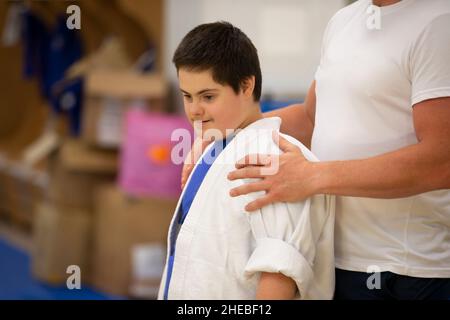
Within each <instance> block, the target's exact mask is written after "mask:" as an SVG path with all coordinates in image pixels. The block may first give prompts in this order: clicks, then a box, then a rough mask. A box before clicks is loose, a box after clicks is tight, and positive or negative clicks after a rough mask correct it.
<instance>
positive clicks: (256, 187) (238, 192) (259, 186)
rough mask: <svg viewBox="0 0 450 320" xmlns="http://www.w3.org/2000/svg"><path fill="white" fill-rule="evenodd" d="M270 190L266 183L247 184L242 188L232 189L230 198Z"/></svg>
mask: <svg viewBox="0 0 450 320" xmlns="http://www.w3.org/2000/svg"><path fill="white" fill-rule="evenodd" d="M268 188H269V185H268V184H267V183H266V182H265V181H258V182H253V183H246V184H244V185H242V186H239V187H236V188H233V189H231V190H230V196H232V197H238V196H242V195H244V194H248V193H252V192H258V191H265V190H267V189H268Z"/></svg>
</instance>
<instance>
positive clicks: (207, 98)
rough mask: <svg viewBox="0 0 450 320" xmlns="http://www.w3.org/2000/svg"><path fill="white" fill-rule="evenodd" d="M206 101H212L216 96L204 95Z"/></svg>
mask: <svg viewBox="0 0 450 320" xmlns="http://www.w3.org/2000/svg"><path fill="white" fill-rule="evenodd" d="M204 98H205V100H206V101H212V100H213V99H214V96H204Z"/></svg>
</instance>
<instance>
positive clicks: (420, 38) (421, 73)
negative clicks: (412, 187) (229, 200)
mask: <svg viewBox="0 0 450 320" xmlns="http://www.w3.org/2000/svg"><path fill="white" fill-rule="evenodd" d="M371 6H372V1H370V0H360V1H357V2H356V3H353V4H352V5H350V6H348V7H346V8H343V9H342V10H340V11H339V12H337V13H336V14H335V16H334V17H333V18H332V19H331V21H330V22H329V24H328V27H327V29H326V31H325V35H324V41H323V48H322V57H321V62H320V66H319V68H318V70H317V73H316V77H315V78H316V97H317V100H316V117H315V128H314V133H313V138H312V151H313V153H314V154H316V155H317V157H318V158H319V159H320V160H322V161H327V160H348V159H363V158H368V157H373V156H376V155H379V154H383V153H387V152H390V151H393V150H397V149H400V148H403V147H405V146H408V145H412V144H416V143H417V142H418V141H417V138H416V135H415V130H414V124H413V117H412V112H413V106H414V105H415V104H417V103H419V102H421V101H424V100H427V99H432V98H438V97H448V96H450V1H449V0H403V1H400V2H398V3H395V4H393V5H389V6H386V7H381V8H379V7H376V8H378V9H380V15H379V17H380V20H379V23H380V25H379V27H380V28H379V29H377V28H373V27H374V26H375V27H376V22H377V21H376V20H374V19H376V14H377V12H376V10H373V7H371ZM369 7H370V8H369ZM449 143H450V142H449ZM423 156H424V157H426V156H427V155H423ZM386 178H387V179H388V178H389V177H386ZM335 228H336V229H335V236H336V238H335V239H336V242H335V252H336V267H338V268H342V269H345V270H353V271H363V272H367V271H368V270H369V269H370V268H374V267H372V266H375V269H370V270H372V271H371V272H373V271H374V270H377V269H376V267H378V268H379V269H378V270H380V271H391V272H394V273H398V274H403V275H409V276H416V277H450V190H449V189H446V190H438V191H433V192H427V193H423V194H419V195H416V196H411V197H407V198H401V199H371V198H357V197H337V199H336V227H335Z"/></svg>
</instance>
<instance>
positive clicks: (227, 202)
mask: <svg viewBox="0 0 450 320" xmlns="http://www.w3.org/2000/svg"><path fill="white" fill-rule="evenodd" d="M173 62H174V64H175V66H176V68H177V72H178V78H179V84H180V90H181V92H182V94H183V96H184V107H185V112H186V116H187V117H188V119H189V120H190V121H191V122H192V123H193V124H194V127H200V134H201V136H202V138H203V139H205V140H207V139H211V140H214V143H212V144H211V145H210V146H209V147H208V148H207V149H206V150H205V152H204V153H203V155H202V157H201V158H200V159H199V161H198V162H197V164H196V166H195V168H194V170H193V171H192V174H191V176H190V177H189V179H188V181H187V183H186V186H185V188H184V190H183V193H182V195H181V197H180V200H179V204H178V206H177V208H176V210H175V214H174V217H173V219H172V223H171V226H170V230H169V236H168V254H167V256H168V257H167V263H166V267H165V270H164V275H163V279H162V283H161V287H160V292H159V296H158V297H159V298H160V299H255V298H257V299H293V298H302V299H331V298H332V296H333V289H334V255H333V229H334V199H333V198H332V197H328V196H324V195H320V196H315V197H314V198H311V199H308V200H306V201H302V202H296V203H275V204H273V205H270V206H267V207H264V208H262V209H261V210H258V211H254V212H252V213H247V212H245V210H244V209H243V208H244V205H245V204H246V203H247V202H249V200H252V199H255V198H256V197H257V196H258V195H257V194H250V195H248V196H246V197H240V198H231V197H230V195H229V193H228V190H230V189H231V188H232V187H236V186H239V185H241V184H243V181H233V182H230V181H229V180H228V179H227V174H228V173H229V172H230V171H232V170H233V169H234V163H235V162H236V160H238V159H241V158H243V157H244V156H245V155H248V154H253V153H269V154H273V155H274V157H273V159H272V161H273V164H274V166H273V167H274V168H273V169H274V170H276V155H277V154H280V149H279V148H278V147H277V145H276V144H275V143H274V141H273V139H272V132H273V131H276V132H278V131H279V128H280V124H281V120H280V119H279V118H268V119H263V117H262V114H261V111H260V107H259V99H260V96H261V70H260V66H259V60H258V55H257V51H256V49H255V47H254V46H253V44H252V43H251V41H250V40H249V39H248V38H247V36H246V35H245V34H244V33H242V31H241V30H239V29H238V28H236V27H234V26H232V25H231V24H229V23H226V22H216V23H210V24H203V25H200V26H198V27H196V28H194V29H193V30H192V31H190V32H189V33H188V34H187V35H186V36H185V37H184V39H183V40H182V42H181V43H180V45H179V46H178V48H177V50H176V52H175V54H174V57H173ZM283 136H284V137H286V138H287V139H289V141H291V142H293V143H295V144H296V145H297V146H298V147H299V148H300V149H301V150H302V152H303V153H304V154H305V156H306V157H307V158H308V159H309V160H311V161H316V159H315V157H314V156H313V155H312V154H311V152H310V151H309V150H308V149H307V148H306V147H304V146H303V145H302V144H301V143H300V142H298V141H297V140H295V139H294V138H292V137H289V136H285V135H283Z"/></svg>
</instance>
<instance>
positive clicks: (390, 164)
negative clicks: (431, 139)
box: [313, 143, 450, 199]
mask: <svg viewBox="0 0 450 320" xmlns="http://www.w3.org/2000/svg"><path fill="white" fill-rule="evenodd" d="M313 167H315V169H314V172H315V174H314V175H315V177H314V178H315V179H314V181H316V190H317V192H316V193H325V194H335V195H342V196H355V197H370V198H385V199H390V198H400V197H407V196H412V195H416V194H419V193H423V192H427V191H432V190H437V189H447V188H450V154H449V150H448V147H447V146H446V145H441V146H439V145H426V144H421V143H418V144H415V145H412V146H408V147H405V148H402V149H399V150H397V151H394V152H390V153H386V154H383V155H380V156H376V157H373V158H367V159H362V160H348V161H330V162H320V163H314V165H313Z"/></svg>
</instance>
